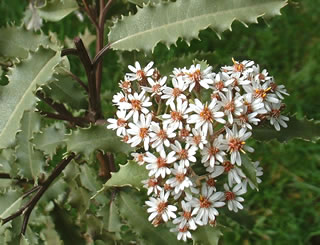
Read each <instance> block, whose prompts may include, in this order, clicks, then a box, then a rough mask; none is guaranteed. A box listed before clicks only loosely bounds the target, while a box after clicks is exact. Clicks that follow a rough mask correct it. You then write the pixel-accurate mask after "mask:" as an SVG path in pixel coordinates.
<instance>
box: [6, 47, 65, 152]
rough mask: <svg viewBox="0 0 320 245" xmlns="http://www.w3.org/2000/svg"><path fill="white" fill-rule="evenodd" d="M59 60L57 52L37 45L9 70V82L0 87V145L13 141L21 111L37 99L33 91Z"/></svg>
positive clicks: (43, 81)
mask: <svg viewBox="0 0 320 245" xmlns="http://www.w3.org/2000/svg"><path fill="white" fill-rule="evenodd" d="M60 61H61V54H60V52H54V51H52V50H49V49H44V48H39V49H38V51H37V52H35V53H32V54H30V56H29V57H28V58H27V59H26V60H24V61H23V62H21V63H19V64H17V65H16V66H15V67H14V68H12V69H11V72H10V73H11V74H9V76H8V77H9V84H8V85H6V86H4V87H0V111H1V118H0V148H6V147H7V146H9V145H11V144H12V143H13V140H14V137H15V134H16V132H17V130H18V128H19V123H20V120H21V118H22V115H23V112H24V111H25V110H30V109H31V108H32V107H33V106H34V105H35V103H36V102H37V98H36V97H35V96H34V94H33V92H34V91H35V90H36V88H37V86H41V85H44V84H45V83H46V82H48V81H49V80H50V79H51V78H52V74H53V72H54V68H55V66H56V65H57V64H58V63H59V62H60Z"/></svg>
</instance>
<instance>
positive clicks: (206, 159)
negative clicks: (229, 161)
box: [201, 134, 227, 168]
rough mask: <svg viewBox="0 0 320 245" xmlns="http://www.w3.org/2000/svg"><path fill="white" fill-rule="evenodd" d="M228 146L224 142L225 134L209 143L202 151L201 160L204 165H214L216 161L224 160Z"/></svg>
mask: <svg viewBox="0 0 320 245" xmlns="http://www.w3.org/2000/svg"><path fill="white" fill-rule="evenodd" d="M225 150H227V146H226V145H224V144H223V136H222V135H221V134H220V135H219V136H218V138H216V139H215V140H214V141H213V142H212V143H208V144H207V145H206V146H205V147H204V149H203V151H201V155H202V159H201V162H202V163H204V166H206V167H207V166H210V167H211V168H213V167H214V165H215V163H216V161H219V162H221V163H222V162H223V157H224V156H225V155H226V153H225V152H224V151H225Z"/></svg>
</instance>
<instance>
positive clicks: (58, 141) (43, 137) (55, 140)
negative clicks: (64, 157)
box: [32, 123, 66, 158]
mask: <svg viewBox="0 0 320 245" xmlns="http://www.w3.org/2000/svg"><path fill="white" fill-rule="evenodd" d="M65 132H66V128H65V126H64V124H63V123H55V124H52V125H50V126H49V127H46V128H44V129H42V132H39V133H36V134H34V137H33V140H32V143H33V144H34V145H35V148H36V149H38V150H41V151H43V152H44V153H46V154H48V155H49V156H50V158H52V157H53V155H54V154H56V150H57V148H58V147H59V146H60V147H63V146H64V145H65V142H64V141H63V140H64V137H65Z"/></svg>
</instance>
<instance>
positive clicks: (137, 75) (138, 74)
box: [126, 61, 154, 81]
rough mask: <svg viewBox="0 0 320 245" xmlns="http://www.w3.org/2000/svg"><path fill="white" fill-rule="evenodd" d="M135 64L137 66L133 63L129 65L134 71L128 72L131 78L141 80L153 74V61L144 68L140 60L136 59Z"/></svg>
mask: <svg viewBox="0 0 320 245" xmlns="http://www.w3.org/2000/svg"><path fill="white" fill-rule="evenodd" d="M134 65H135V66H132V65H129V66H128V68H129V70H130V71H132V72H133V73H127V74H126V75H127V77H128V79H129V80H131V81H134V80H138V81H141V80H143V79H146V77H150V76H152V74H153V71H154V69H151V67H152V66H153V61H151V62H149V64H148V65H147V66H146V67H145V68H143V69H141V65H140V64H139V62H138V61H136V62H135V64H134Z"/></svg>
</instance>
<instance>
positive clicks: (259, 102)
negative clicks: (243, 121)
mask: <svg viewBox="0 0 320 245" xmlns="http://www.w3.org/2000/svg"><path fill="white" fill-rule="evenodd" d="M243 99H244V102H243V104H244V106H245V107H246V108H247V109H246V110H247V113H253V112H256V113H258V114H266V113H267V110H266V109H265V107H264V103H263V99H262V98H255V97H254V96H253V94H251V93H248V94H244V95H243Z"/></svg>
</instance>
